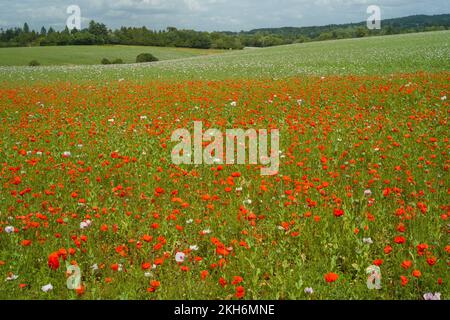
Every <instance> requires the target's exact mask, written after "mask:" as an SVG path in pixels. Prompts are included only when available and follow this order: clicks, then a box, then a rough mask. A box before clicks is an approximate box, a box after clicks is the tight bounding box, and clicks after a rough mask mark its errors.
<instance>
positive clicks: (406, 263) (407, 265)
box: [402, 260, 412, 270]
mask: <svg viewBox="0 0 450 320" xmlns="http://www.w3.org/2000/svg"><path fill="white" fill-rule="evenodd" d="M411 266H412V262H411V261H410V260H405V261H403V262H402V268H403V269H405V270H407V269H409V268H410V267H411Z"/></svg>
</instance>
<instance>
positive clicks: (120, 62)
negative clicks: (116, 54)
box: [112, 58, 123, 64]
mask: <svg viewBox="0 0 450 320" xmlns="http://www.w3.org/2000/svg"><path fill="white" fill-rule="evenodd" d="M122 63H123V60H122V59H120V58H117V59H114V60H113V61H112V64H122Z"/></svg>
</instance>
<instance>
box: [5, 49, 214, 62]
mask: <svg viewBox="0 0 450 320" xmlns="http://www.w3.org/2000/svg"><path fill="white" fill-rule="evenodd" d="M143 52H150V53H152V54H153V55H155V56H156V57H157V58H158V59H160V60H171V59H179V58H188V57H193V56H199V55H207V54H213V53H218V52H221V51H220V50H201V49H189V48H163V47H143V46H61V47H22V48H2V49H0V65H3V66H23V65H28V63H29V62H30V61H31V60H33V59H35V60H38V61H39V62H40V63H41V64H42V65H92V64H99V63H100V61H101V59H102V58H108V59H110V60H114V59H116V58H120V59H122V60H123V61H124V62H125V63H133V62H135V60H136V56H137V55H138V54H140V53H143Z"/></svg>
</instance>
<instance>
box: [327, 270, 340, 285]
mask: <svg viewBox="0 0 450 320" xmlns="http://www.w3.org/2000/svg"><path fill="white" fill-rule="evenodd" d="M324 278H325V281H326V282H328V283H331V282H335V281H336V280H337V279H339V275H338V274H336V273H334V272H329V273H327V274H325V275H324Z"/></svg>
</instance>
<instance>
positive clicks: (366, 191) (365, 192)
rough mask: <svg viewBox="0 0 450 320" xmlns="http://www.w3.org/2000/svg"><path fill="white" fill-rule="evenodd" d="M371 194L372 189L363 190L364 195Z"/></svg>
mask: <svg viewBox="0 0 450 320" xmlns="http://www.w3.org/2000/svg"><path fill="white" fill-rule="evenodd" d="M371 195H372V190H370V189H366V190H364V196H365V197H370V196H371Z"/></svg>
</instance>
